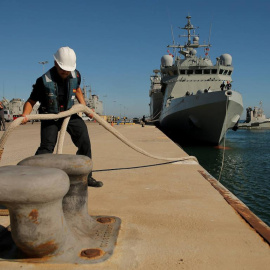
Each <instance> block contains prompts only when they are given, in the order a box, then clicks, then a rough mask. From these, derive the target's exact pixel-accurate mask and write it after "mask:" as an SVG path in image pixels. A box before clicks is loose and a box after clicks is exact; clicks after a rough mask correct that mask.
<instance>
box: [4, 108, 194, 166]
mask: <svg viewBox="0 0 270 270" xmlns="http://www.w3.org/2000/svg"><path fill="white" fill-rule="evenodd" d="M79 112H83V113H85V114H86V115H88V114H91V115H92V116H93V118H94V119H95V120H96V121H97V122H98V123H99V124H100V125H102V126H103V127H104V128H105V129H106V130H108V131H109V132H111V133H112V134H113V135H114V136H115V137H117V138H118V139H119V140H120V141H122V142H123V143H125V144H126V145H127V146H129V147H130V148H132V149H133V150H135V151H137V152H139V153H141V154H143V155H145V156H148V157H151V158H154V159H159V160H167V161H185V160H194V161H196V162H198V160H197V158H196V157H194V156H188V157H180V158H166V157H161V156H155V155H152V154H150V153H148V152H146V151H144V150H143V149H141V148H139V147H138V146H136V145H135V144H133V143H132V142H130V141H129V140H128V139H127V138H126V137H125V136H123V135H122V134H121V133H119V132H118V131H117V130H116V129H115V128H113V127H112V126H111V125H110V124H109V123H107V122H106V121H105V120H104V119H103V118H101V117H100V116H99V115H98V114H96V113H95V112H94V111H93V110H91V109H90V108H88V107H87V106H84V105H82V104H76V105H74V106H73V107H72V108H71V109H69V110H67V111H64V112H60V113H58V114H34V115H27V119H28V120H52V119H59V118H64V117H65V118H66V119H65V120H64V121H63V124H62V127H61V130H60V134H59V140H58V146H57V154H61V153H62V149H63V143H64V137H65V131H66V128H67V125H68V121H69V118H70V116H71V115H72V114H75V113H79ZM23 120H24V117H19V118H17V119H16V120H14V121H13V122H12V123H11V124H10V125H9V127H8V129H7V130H6V131H5V132H4V134H3V136H2V137H1V139H0V160H1V157H2V153H3V151H4V145H5V143H6V141H7V138H8V136H9V135H10V133H11V132H12V131H13V130H14V129H15V128H16V127H17V126H19V125H20V124H21V123H22V121H23Z"/></svg>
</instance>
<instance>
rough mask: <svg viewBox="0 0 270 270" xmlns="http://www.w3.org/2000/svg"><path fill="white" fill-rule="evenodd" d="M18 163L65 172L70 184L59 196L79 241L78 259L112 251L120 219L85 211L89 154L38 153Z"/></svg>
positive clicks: (93, 258) (99, 258) (102, 257)
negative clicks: (63, 193)
mask: <svg viewBox="0 0 270 270" xmlns="http://www.w3.org/2000/svg"><path fill="white" fill-rule="evenodd" d="M18 165H20V166H35V167H49V168H58V169H61V170H63V171H64V172H66V173H67V174H68V176H69V180H70V188H69V191H68V193H67V194H66V195H65V196H64V198H63V211H64V216H65V219H66V221H67V224H68V225H69V227H70V229H71V230H72V231H73V232H74V233H75V234H76V237H77V238H78V239H79V242H80V244H81V249H82V250H81V253H80V256H79V257H80V258H79V263H91V262H100V261H103V260H105V259H107V258H108V257H110V256H111V255H112V253H113V249H114V246H115V243H116V240H117V236H118V232H119V229H120V224H121V220H120V219H119V218H118V217H108V216H98V217H92V216H90V215H89V214H88V185H87V177H88V174H89V173H90V172H91V170H92V161H91V159H90V158H88V157H86V156H82V155H67V154H61V155H54V154H42V155H37V156H33V157H29V158H26V159H24V160H22V161H21V162H19V163H18ZM84 260H87V261H88V262H85V261H84Z"/></svg>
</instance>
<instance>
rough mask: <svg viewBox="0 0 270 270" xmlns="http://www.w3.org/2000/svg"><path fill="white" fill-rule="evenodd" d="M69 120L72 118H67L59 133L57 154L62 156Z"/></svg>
mask: <svg viewBox="0 0 270 270" xmlns="http://www.w3.org/2000/svg"><path fill="white" fill-rule="evenodd" d="M69 120H70V116H68V117H66V118H65V119H64V121H63V123H62V127H61V130H60V133H59V139H58V144H57V150H56V153H57V154H62V152H63V145H64V140H65V135H66V130H67V126H68V122H69Z"/></svg>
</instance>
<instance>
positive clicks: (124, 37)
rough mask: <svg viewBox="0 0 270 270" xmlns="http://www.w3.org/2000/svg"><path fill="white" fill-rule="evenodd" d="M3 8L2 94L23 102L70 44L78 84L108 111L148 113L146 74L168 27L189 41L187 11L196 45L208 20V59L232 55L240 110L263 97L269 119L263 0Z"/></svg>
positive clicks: (0, 1)
mask: <svg viewBox="0 0 270 270" xmlns="http://www.w3.org/2000/svg"><path fill="white" fill-rule="evenodd" d="M0 10H1V16H0V25H1V28H0V29H1V30H0V31H1V41H2V42H1V50H0V60H1V66H0V99H2V96H4V97H5V98H7V99H9V100H10V99H12V98H21V99H24V100H27V99H28V97H29V95H30V93H31V91H32V85H33V84H34V83H35V82H36V79H37V78H38V77H40V76H41V75H42V74H43V70H44V72H45V71H47V70H48V69H50V68H51V67H52V66H53V54H54V53H55V52H56V51H57V50H58V48H59V47H62V46H69V47H71V48H73V49H74V51H75V52H76V55H77V69H78V70H79V71H80V73H81V75H82V78H83V82H82V86H83V84H84V85H85V86H87V87H88V88H89V87H90V86H91V89H92V94H96V95H98V96H99V99H100V100H102V101H103V103H104V111H105V113H106V114H107V115H109V114H110V115H120V114H121V115H122V116H124V115H125V116H128V117H141V116H142V115H149V102H150V99H149V89H150V76H151V75H152V74H153V70H154V69H159V68H160V59H161V57H162V56H163V55H164V54H167V50H168V48H167V45H169V44H172V32H171V29H173V36H174V39H175V42H176V43H178V44H181V45H183V44H184V42H185V41H186V40H185V39H183V38H181V39H180V38H179V35H183V34H185V32H184V30H182V29H179V28H178V27H183V26H184V25H185V24H186V23H187V20H186V16H187V15H190V16H191V23H192V24H193V25H194V26H199V29H198V30H197V31H196V33H198V34H199V35H200V42H201V43H203V42H204V41H205V42H207V41H208V39H209V32H210V26H211V36H210V43H211V45H212V47H211V49H210V53H209V55H210V57H211V59H212V61H213V63H215V59H216V57H219V56H220V55H221V54H224V53H229V54H230V55H231V56H232V60H233V66H234V72H233V74H232V79H233V83H232V88H233V90H236V91H238V92H240V93H241V94H242V96H243V102H244V108H246V107H249V106H251V107H254V106H258V105H259V102H260V101H262V102H263V108H264V111H265V114H266V116H267V117H270V89H269V82H268V80H269V79H270V68H269V63H270V56H269V52H268V47H269V44H270V34H269V30H270V15H269V14H270V1H268V0H265V1H264V0H257V1H254V0H252V1H251V0H248V1H243V0H238V1H235V0H226V1H225V2H223V4H220V3H219V2H218V1H216V0H214V1H212V0H210V1H207V0H206V1H201V0H200V1H197V0H193V1H180V0H177V1H176V0H171V1H164V0H136V1H133V0H125V1H124V0H111V1H110V0H100V1H92V0H76V1H70V0H65V1H58V0H54V1H51V0H46V1H39V0H24V1H22V0H0ZM197 51H198V55H200V54H201V55H202V56H203V51H201V53H200V51H199V49H198V50H197ZM41 61H48V64H46V65H44V66H43V65H41V64H39V63H38V62H41ZM241 118H242V119H244V118H245V110H244V112H243V115H242V117H241Z"/></svg>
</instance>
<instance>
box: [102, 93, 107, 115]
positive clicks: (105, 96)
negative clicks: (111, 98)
mask: <svg viewBox="0 0 270 270" xmlns="http://www.w3.org/2000/svg"><path fill="white" fill-rule="evenodd" d="M103 97H104V103H103V109H104V115H106V110H105V98H107V95H104V96H103Z"/></svg>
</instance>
